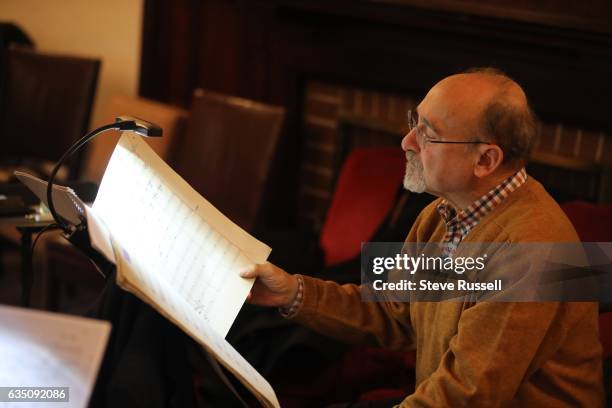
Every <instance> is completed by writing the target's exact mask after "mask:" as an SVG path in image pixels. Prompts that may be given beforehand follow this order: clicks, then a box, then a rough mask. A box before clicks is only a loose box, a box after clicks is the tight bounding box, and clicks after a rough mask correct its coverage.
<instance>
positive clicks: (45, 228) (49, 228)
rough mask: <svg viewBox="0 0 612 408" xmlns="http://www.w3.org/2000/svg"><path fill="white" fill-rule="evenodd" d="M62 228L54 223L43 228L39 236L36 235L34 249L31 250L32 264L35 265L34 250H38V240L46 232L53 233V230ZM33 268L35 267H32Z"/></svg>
mask: <svg viewBox="0 0 612 408" xmlns="http://www.w3.org/2000/svg"><path fill="white" fill-rule="evenodd" d="M60 227H61V226H60V225H59V224H57V223H55V222H52V223H51V224H47V225H45V226H44V227H43V229H41V230H40V232H39V233H38V235H36V238H34V242H33V243H32V247H31V248H30V262H32V264H34V248H36V243H37V242H38V239H39V238H40V237H41V236H42V234H44V233H45V232H49V231H51V229H52V228H60ZM32 266H33V265H32Z"/></svg>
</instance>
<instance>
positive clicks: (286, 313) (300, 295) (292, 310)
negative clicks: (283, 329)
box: [278, 274, 304, 318]
mask: <svg viewBox="0 0 612 408" xmlns="http://www.w3.org/2000/svg"><path fill="white" fill-rule="evenodd" d="M294 276H295V277H296V278H297V281H298V288H297V293H296V294H295V299H293V303H291V306H289V308H286V307H279V308H278V311H279V312H280V314H281V316H283V317H285V318H289V317H293V316H295V314H296V313H297V311H298V309H299V308H300V306H301V305H302V300H303V299H304V278H302V275H298V274H296V275H294Z"/></svg>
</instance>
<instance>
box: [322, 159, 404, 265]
mask: <svg viewBox="0 0 612 408" xmlns="http://www.w3.org/2000/svg"><path fill="white" fill-rule="evenodd" d="M405 168H406V158H405V156H404V153H403V152H402V150H401V149H400V148H399V147H379V148H364V149H355V150H353V151H352V152H351V154H350V155H349V156H348V158H347V159H346V161H345V162H344V165H343V166H342V170H341V171H340V175H339V177H338V182H337V184H336V189H335V191H334V196H333V199H332V203H331V205H330V207H329V210H328V212H327V217H326V219H325V223H324V224H323V228H322V230H321V236H320V244H321V248H322V249H323V252H324V257H325V266H332V265H335V264H338V263H340V262H342V261H346V260H349V259H351V258H354V257H355V256H357V255H359V253H360V252H361V243H362V242H365V241H368V239H369V238H370V237H371V236H372V235H373V234H374V232H375V231H376V229H377V228H378V226H379V225H380V224H381V222H382V221H383V220H384V218H385V216H386V215H387V213H388V212H389V211H390V210H391V208H392V206H393V204H394V202H395V198H396V194H397V191H398V189H399V187H400V185H401V182H402V179H403V177H404V169H405Z"/></svg>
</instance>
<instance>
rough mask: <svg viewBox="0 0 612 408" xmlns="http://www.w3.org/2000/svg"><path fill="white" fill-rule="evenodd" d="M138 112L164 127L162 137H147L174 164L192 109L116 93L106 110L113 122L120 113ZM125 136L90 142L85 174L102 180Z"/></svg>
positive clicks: (139, 115) (101, 137) (137, 113)
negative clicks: (175, 153) (175, 152)
mask: <svg viewBox="0 0 612 408" xmlns="http://www.w3.org/2000/svg"><path fill="white" fill-rule="evenodd" d="M123 115H128V116H135V117H137V118H141V119H144V120H147V121H149V122H153V123H155V124H156V125H159V126H161V128H162V129H163V132H164V133H163V136H162V137H154V138H150V137H147V138H144V140H145V141H146V142H147V143H148V144H149V146H151V147H152V148H153V150H155V152H156V153H157V154H158V155H159V156H160V157H161V158H162V159H163V160H164V161H166V162H168V163H169V164H170V165H171V166H173V163H172V159H173V157H172V156H173V152H174V149H175V148H176V146H177V145H178V144H180V143H181V140H180V139H181V137H182V136H183V133H184V127H185V122H186V120H187V116H188V113H187V111H186V110H184V109H182V108H179V107H176V106H171V105H167V104H164V103H161V102H156V101H152V100H149V99H144V98H140V97H130V96H124V95H115V96H113V97H112V98H111V99H110V103H109V105H108V108H107V110H106V112H105V123H112V122H114V121H115V118H117V117H118V116H123ZM120 137H121V134H120V133H117V132H115V134H110V133H107V134H103V135H100V136H98V137H97V138H96V139H94V140H93V141H92V142H91V143H90V144H89V146H87V147H86V148H85V149H86V153H85V160H84V163H83V171H82V173H81V178H82V179H85V180H88V181H93V182H96V183H100V181H101V180H102V176H103V175H104V171H105V170H106V165H107V164H108V161H109V160H110V157H111V155H112V153H113V150H114V149H115V145H116V144H117V142H118V141H119V138H120Z"/></svg>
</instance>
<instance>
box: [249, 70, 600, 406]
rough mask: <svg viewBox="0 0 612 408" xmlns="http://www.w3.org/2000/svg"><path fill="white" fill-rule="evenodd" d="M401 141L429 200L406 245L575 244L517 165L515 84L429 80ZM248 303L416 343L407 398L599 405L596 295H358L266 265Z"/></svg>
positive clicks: (524, 133) (482, 77) (411, 185)
mask: <svg viewBox="0 0 612 408" xmlns="http://www.w3.org/2000/svg"><path fill="white" fill-rule="evenodd" d="M417 114H418V119H417V118H415V120H414V121H415V123H414V126H413V127H412V129H411V130H410V132H409V133H408V134H407V135H406V136H405V137H404V139H403V140H402V148H403V149H404V151H406V158H407V166H406V176H405V180H404V185H405V187H406V188H407V189H409V190H412V191H416V192H422V191H427V192H430V193H432V194H434V195H436V196H438V197H439V198H438V199H437V200H435V201H434V202H433V203H431V204H430V205H429V206H427V207H426V208H425V209H424V210H423V212H422V213H421V214H420V215H419V218H418V219H417V221H416V222H415V224H414V226H413V227H412V229H411V230H410V232H409V234H408V237H407V240H406V241H407V242H417V243H419V242H420V243H422V242H440V243H445V244H447V248H448V251H449V253H451V254H452V253H453V252H454V251H456V250H457V249H458V248H459V247H460V246H461V245H462V244H463V243H465V244H469V243H476V242H503V243H510V244H512V243H519V242H521V243H524V242H576V241H578V238H577V235H576V232H575V231H574V229H573V227H572V225H571V223H570V222H569V220H568V219H567V218H566V217H565V215H564V214H563V212H562V211H561V210H560V208H559V206H558V205H557V204H556V203H555V202H554V200H553V199H552V198H551V197H550V196H549V195H548V194H547V193H546V192H545V190H544V189H543V187H542V186H541V185H540V184H539V183H538V182H537V181H535V180H534V179H533V178H531V177H528V176H527V175H526V173H525V170H524V165H525V162H526V159H527V157H528V154H529V151H530V149H531V147H532V146H533V144H534V139H535V137H536V125H535V120H534V118H533V115H532V113H531V110H530V108H529V105H528V103H527V98H526V96H525V94H524V92H523V90H522V89H521V88H520V86H519V85H518V84H516V83H515V82H514V81H513V80H511V79H510V78H508V77H507V76H505V75H504V74H502V73H500V72H498V71H495V70H492V69H478V70H473V71H470V72H466V73H463V74H459V75H453V76H450V77H448V78H445V79H443V80H442V81H440V82H439V83H437V84H436V85H435V86H434V87H433V88H432V89H431V90H430V91H429V93H428V94H427V95H426V96H425V98H424V99H423V101H422V102H421V103H420V104H419V106H418V108H417ZM242 276H243V277H249V278H253V277H256V278H257V280H256V282H255V284H254V286H253V289H252V291H251V294H250V295H249V301H250V302H251V303H254V304H258V305H264V306H276V307H280V308H281V313H283V314H284V315H286V316H287V318H290V319H293V320H295V321H297V322H299V323H302V324H304V325H306V326H308V327H311V328H313V329H315V330H317V331H319V332H321V333H326V334H328V335H330V336H333V337H336V338H338V339H341V340H344V341H347V342H352V343H361V344H370V345H380V346H383V347H389V348H393V349H397V350H408V349H411V348H416V350H417V364H416V376H417V384H416V390H415V392H414V393H413V394H412V395H409V396H407V397H406V398H405V399H404V401H403V402H402V403H401V407H412V406H423V407H425V406H435V407H438V406H453V407H455V406H487V407H488V406H530V407H531V406H541V407H551V406H555V407H558V406H589V407H594V406H601V405H602V403H603V391H602V385H601V346H600V344H599V340H598V327H597V324H598V323H597V304H596V303H586V302H583V303H562V302H546V303H526V302H474V303H467V302H465V303H462V302H412V303H399V302H383V303H377V302H364V301H362V300H361V297H360V289H359V287H358V286H356V285H342V286H340V285H338V284H335V283H333V282H325V281H322V280H317V279H314V278H310V277H307V276H299V275H290V274H288V273H287V272H285V271H283V270H282V269H280V268H278V267H276V266H274V265H272V264H270V263H267V264H263V265H254V266H252V267H251V268H249V269H247V270H245V271H243V272H242Z"/></svg>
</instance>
